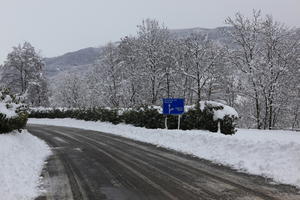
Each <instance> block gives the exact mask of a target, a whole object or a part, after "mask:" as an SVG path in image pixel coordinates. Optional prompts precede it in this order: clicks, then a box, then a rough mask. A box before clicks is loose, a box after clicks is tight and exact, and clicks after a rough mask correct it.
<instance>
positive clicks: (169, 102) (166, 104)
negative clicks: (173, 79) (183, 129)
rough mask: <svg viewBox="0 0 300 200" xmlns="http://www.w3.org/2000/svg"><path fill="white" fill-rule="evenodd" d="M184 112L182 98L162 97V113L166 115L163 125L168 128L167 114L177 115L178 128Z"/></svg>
mask: <svg viewBox="0 0 300 200" xmlns="http://www.w3.org/2000/svg"><path fill="white" fill-rule="evenodd" d="M183 113H184V99H178V98H176V99H175V98H167V99H163V114H164V115H166V119H165V127H166V129H168V115H178V127H177V128H178V129H180V118H181V115H182V114H183Z"/></svg>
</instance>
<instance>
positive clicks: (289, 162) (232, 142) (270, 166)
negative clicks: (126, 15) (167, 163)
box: [29, 119, 300, 187]
mask: <svg viewBox="0 0 300 200" xmlns="http://www.w3.org/2000/svg"><path fill="white" fill-rule="evenodd" d="M29 123H31V124H47V125H57V126H68V127H75V128H82V129H88V130H96V131H102V132H106V133H112V134H115V135H120V136H123V137H127V138H131V139H134V140H138V141H142V142H147V143H152V144H155V145H157V146H162V147H166V148H170V149H174V150H177V151H181V152H183V153H187V154H192V155H195V156H197V157H200V158H204V159H207V160H211V161H213V162H216V163H221V164H224V165H228V166H231V167H232V168H235V169H238V170H240V171H244V172H247V173H250V174H256V175H262V176H265V177H268V178H272V179H273V180H274V181H276V182H279V183H286V184H292V185H296V186H298V187H300V133H299V132H291V131H263V130H254V129H253V130H251V129H250V130H246V129H239V130H238V132H237V133H236V134H235V135H233V136H230V135H222V134H218V133H211V132H208V131H199V130H190V131H182V130H163V129H145V128H139V127H134V126H131V125H125V124H119V125H113V124H111V123H106V122H87V121H83V120H75V119H29Z"/></svg>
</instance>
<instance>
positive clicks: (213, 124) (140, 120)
mask: <svg viewBox="0 0 300 200" xmlns="http://www.w3.org/2000/svg"><path fill="white" fill-rule="evenodd" d="M217 109H222V107H220V106H219V107H216V106H211V105H208V106H206V107H205V108H204V109H203V110H200V109H197V108H193V109H190V110H189V111H188V112H186V113H184V114H183V115H182V117H181V126H180V128H181V129H182V130H192V129H196V130H209V131H211V132H217V131H218V121H215V120H214V119H213V116H214V110H217ZM29 117H31V118H75V119H80V120H86V121H103V122H111V123H113V124H119V123H125V124H132V125H134V126H137V127H145V128H151V129H156V128H161V129H162V128H165V117H166V116H164V115H162V114H160V113H159V111H158V110H157V109H155V108H153V107H148V106H141V107H139V108H134V109H129V110H125V111H123V112H122V113H119V110H117V109H105V108H93V109H70V110H59V109H52V110H40V111H39V110H32V111H31V112H30V115H29ZM167 118H168V128H169V129H176V128H177V116H167ZM236 120H237V118H236V117H234V116H229V115H226V116H225V117H224V119H223V120H219V121H220V125H221V133H223V134H226V135H231V134H234V133H235V132H236V130H235V127H236V123H235V122H236Z"/></svg>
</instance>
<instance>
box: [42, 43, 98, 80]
mask: <svg viewBox="0 0 300 200" xmlns="http://www.w3.org/2000/svg"><path fill="white" fill-rule="evenodd" d="M100 55H101V47H98V48H95V47H89V48H85V49H80V50H78V51H74V52H69V53H66V54H64V55H61V56H57V57H53V58H46V59H45V64H46V66H45V74H46V76H47V77H48V78H52V77H54V76H56V75H58V74H60V73H61V72H68V71H86V70H87V69H88V68H89V67H91V66H92V65H93V63H95V61H96V60H97V59H98V58H99V57H100Z"/></svg>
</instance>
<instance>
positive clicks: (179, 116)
mask: <svg viewBox="0 0 300 200" xmlns="http://www.w3.org/2000/svg"><path fill="white" fill-rule="evenodd" d="M180 118H181V115H178V130H179V129H180Z"/></svg>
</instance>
